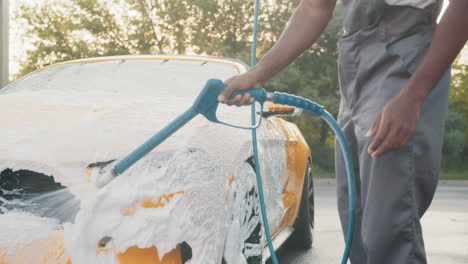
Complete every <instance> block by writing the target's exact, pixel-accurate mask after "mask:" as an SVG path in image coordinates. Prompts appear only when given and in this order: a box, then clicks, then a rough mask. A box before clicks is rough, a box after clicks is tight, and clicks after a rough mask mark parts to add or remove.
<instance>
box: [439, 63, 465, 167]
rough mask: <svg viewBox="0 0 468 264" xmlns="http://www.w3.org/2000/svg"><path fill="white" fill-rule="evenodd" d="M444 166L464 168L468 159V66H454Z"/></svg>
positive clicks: (446, 127)
mask: <svg viewBox="0 0 468 264" xmlns="http://www.w3.org/2000/svg"><path fill="white" fill-rule="evenodd" d="M443 154H444V159H443V166H444V167H445V168H448V169H455V168H458V169H460V168H462V167H464V166H465V163H464V161H466V157H468V65H462V64H458V61H456V62H455V63H454V65H453V73H452V85H451V88H450V99H449V113H448V115H447V121H446V123H445V135H444V149H443Z"/></svg>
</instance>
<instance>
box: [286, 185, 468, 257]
mask: <svg viewBox="0 0 468 264" xmlns="http://www.w3.org/2000/svg"><path fill="white" fill-rule="evenodd" d="M315 199H316V215H315V219H316V220H315V221H316V227H315V232H314V234H315V237H314V247H313V248H312V249H311V250H308V251H304V252H296V251H291V250H288V249H283V250H281V251H280V252H279V256H278V260H279V263H281V264H283V263H287V264H299V263H301V264H302V263H304V264H309V263H311V264H332V263H340V260H341V254H342V250H343V247H344V242H343V238H342V236H341V231H340V229H339V221H338V213H337V211H336V197H335V186H324V185H319V186H316V196H315ZM422 225H423V230H424V234H425V244H426V249H427V251H428V262H429V263H430V264H466V263H468V186H439V188H438V190H437V193H436V195H435V200H434V201H433V203H432V206H431V208H430V209H429V211H428V212H427V213H426V214H425V216H424V217H423V219H422Z"/></svg>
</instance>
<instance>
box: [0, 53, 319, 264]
mask: <svg viewBox="0 0 468 264" xmlns="http://www.w3.org/2000/svg"><path fill="white" fill-rule="evenodd" d="M247 70H248V66H246V65H245V64H244V63H242V62H240V61H237V60H231V59H225V58H214V57H203V56H162V55H158V56H118V57H103V58H94V59H83V60H77V61H70V62H65V63H59V64H56V65H52V66H48V67H46V68H43V69H41V70H39V71H36V72H34V73H31V74H29V75H27V76H25V77H24V78H22V79H20V80H18V81H16V82H14V83H12V84H10V85H9V86H7V87H6V88H4V89H3V90H1V91H0V123H1V124H2V129H1V130H0V138H1V140H0V213H1V214H0V237H1V239H0V263H5V264H6V263H41V264H42V263H54V264H58V263H74V264H76V263H148V264H149V263H151V264H161V263H164V264H175V263H177V264H181V263H203V264H207V263H208V264H209V263H216V264H220V263H227V264H230V263H262V261H264V260H265V259H267V258H268V257H269V252H268V249H267V248H265V246H266V243H265V236H264V234H263V228H262V220H261V212H260V206H259V201H258V193H257V188H256V181H255V171H254V166H253V165H254V164H253V159H252V144H251V135H250V131H249V130H241V129H235V128H232V127H228V126H223V125H220V124H215V123H211V122H209V121H208V120H206V119H205V118H204V117H203V116H198V117H196V118H195V119H193V120H192V121H191V122H189V123H188V124H187V125H185V126H184V127H183V128H182V129H180V130H179V131H178V132H176V133H175V134H174V135H173V136H172V137H170V138H169V139H168V140H167V141H165V142H164V143H163V144H161V145H160V146H158V147H157V148H156V149H155V150H153V151H152V152H150V153H149V154H148V155H147V156H146V157H144V158H143V159H142V160H140V161H138V162H137V163H136V164H135V165H134V166H133V167H132V168H130V169H129V170H127V171H126V172H125V173H124V174H122V175H120V176H119V177H118V178H116V179H115V180H114V181H112V182H111V183H109V184H108V185H107V186H106V187H104V188H102V189H97V188H96V187H95V185H94V184H93V183H94V182H95V181H96V179H97V177H99V176H100V175H102V173H103V172H104V171H105V170H106V169H107V168H108V167H109V166H110V165H112V164H113V163H114V162H115V161H116V160H118V159H119V158H122V157H124V156H126V155H127V154H128V153H130V152H131V151H132V150H133V149H135V148H136V147H137V146H139V145H140V144H141V143H143V142H144V141H146V139H148V138H149V137H151V136H152V135H153V134H154V133H155V132H157V131H158V130H160V129H161V128H162V127H164V126H165V125H166V124H167V123H168V122H170V121H172V120H173V119H174V118H176V117H177V116H178V115H179V114H181V113H182V112H184V111H185V110H186V109H187V108H188V107H189V106H190V105H191V104H192V103H193V100H194V99H195V97H196V95H197V94H198V92H199V91H200V90H201V89H202V87H203V85H204V83H205V82H206V81H207V80H208V79H210V78H218V79H221V80H225V79H227V78H229V77H231V76H233V75H236V74H239V73H243V72H245V71H247ZM299 110H300V109H294V108H289V107H284V106H278V105H267V106H264V111H263V113H262V114H261V116H260V111H259V112H258V113H257V118H258V121H260V122H261V124H260V127H259V128H258V132H257V133H258V140H259V150H260V163H261V164H260V167H261V170H262V171H261V172H262V177H263V184H264V189H265V199H266V207H267V212H268V218H269V222H270V228H271V230H272V233H273V237H274V245H275V247H276V248H277V247H279V246H280V245H281V244H283V242H285V241H286V240H288V239H289V240H288V243H290V245H291V246H293V247H297V248H310V247H311V246H312V231H313V225H314V206H313V205H314V200H313V199H314V198H313V184H312V176H311V170H310V167H311V162H312V160H311V155H310V149H309V147H308V145H307V143H306V142H305V140H304V137H303V136H302V134H301V132H300V131H299V129H298V128H297V126H296V125H295V124H293V123H290V122H287V121H285V120H283V119H282V118H281V116H290V115H294V114H296V113H299V112H300V111H299ZM218 116H219V119H220V120H222V121H226V122H228V123H231V124H237V125H242V124H246V123H247V124H248V123H249V122H250V119H249V118H250V107H240V108H237V107H228V106H220V108H219V113H218Z"/></svg>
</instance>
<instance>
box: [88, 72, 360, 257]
mask: <svg viewBox="0 0 468 264" xmlns="http://www.w3.org/2000/svg"><path fill="white" fill-rule="evenodd" d="M225 87H226V86H225V84H224V83H223V82H222V81H221V80H217V79H211V80H208V82H207V83H206V85H205V87H204V88H203V90H202V91H201V92H200V94H199V95H198V97H197V98H196V100H195V102H194V103H193V105H192V106H191V107H190V108H189V109H188V110H187V111H185V112H184V113H183V114H181V115H180V116H179V117H178V118H176V119H175V120H174V121H172V122H171V123H169V124H168V125H167V126H166V127H164V128H163V129H162V130H160V131H159V132H157V133H156V134H155V135H154V136H152V137H151V138H150V139H149V140H147V141H146V142H145V143H143V145H141V146H140V147H138V148H137V149H136V150H134V151H133V152H132V153H130V154H129V155H128V156H126V157H125V158H123V159H121V160H120V161H119V162H117V164H115V165H114V166H113V167H112V168H110V169H109V170H107V172H106V173H105V174H103V175H101V176H99V177H98V178H97V182H96V185H97V186H98V187H103V186H105V185H106V184H107V183H109V182H110V181H111V180H112V179H114V178H115V177H117V176H118V175H120V174H122V173H124V172H125V171H126V170H127V169H128V168H130V167H131V166H132V165H133V164H135V162H137V161H138V160H140V159H141V158H143V157H144V156H145V155H146V154H148V153H149V152H150V151H151V150H153V149H154V148H155V147H157V146H158V145H159V144H161V143H162V142H163V141H165V140H166V139H167V138H169V137H170V136H171V135H172V134H174V133H175V132H176V131H177V130H179V129H180V128H181V127H183V126H184V125H185V124H187V123H188V122H189V121H190V120H192V119H193V118H194V117H195V116H197V115H199V114H201V115H203V116H204V117H205V118H206V119H208V120H209V121H212V122H215V123H220V124H225V125H229V124H226V123H223V122H221V121H219V120H218V118H217V116H216V111H217V108H218V105H219V102H218V99H217V98H218V95H219V94H220V93H221V92H222V91H223V90H224V88H225ZM245 93H249V94H250V95H251V96H252V97H253V98H254V99H255V101H257V102H259V103H260V104H262V105H263V103H264V102H266V101H271V102H273V103H275V104H283V105H289V106H294V107H298V108H302V109H304V110H307V111H309V112H311V113H312V114H315V115H317V116H319V117H321V118H322V119H324V120H325V121H326V122H327V123H328V124H329V125H330V127H331V128H332V130H333V132H334V133H335V134H336V136H337V139H338V142H339V143H340V145H341V150H342V151H343V156H344V157H345V165H346V172H347V175H348V186H349V190H348V194H349V223H348V227H349V228H348V233H347V235H346V248H345V252H344V254H343V259H342V262H341V263H342V264H345V263H347V259H348V257H349V252H350V249H351V243H352V237H353V229H354V228H353V227H354V214H355V208H356V198H355V197H356V190H355V182H354V170H353V165H352V159H351V154H350V150H349V146H348V143H347V142H346V139H345V137H344V135H343V132H342V131H341V129H340V127H339V126H338V124H337V123H336V121H335V119H334V118H333V117H332V116H331V114H330V113H328V112H327V111H326V110H325V109H324V107H323V106H321V105H318V104H316V103H314V102H312V101H310V100H308V99H304V98H302V97H299V96H295V95H290V94H286V93H279V92H275V93H267V92H266V90H265V89H253V90H247V91H242V92H235V93H233V95H232V96H231V97H234V96H236V95H238V94H245ZM258 125H260V123H259V124H258ZM258 125H257V126H254V127H238V128H244V129H252V130H256V128H257V127H258ZM231 126H232V125H231ZM233 127H236V126H233ZM253 143H254V144H256V142H253ZM254 151H257V150H256V148H255V149H254ZM255 155H257V158H256V162H255V164H256V166H258V164H259V161H258V151H257V153H256V154H255ZM256 173H257V177H260V170H259V169H258V168H257V170H256ZM257 184H258V191H259V197H260V205H261V209H262V217H263V220H264V226H265V234H266V236H267V241H268V244H269V247H270V253H271V256H272V260H273V263H275V264H276V263H278V262H277V260H276V256H275V252H274V249H273V244H272V239H271V235H270V232H269V226H268V219H267V217H266V207H265V201H264V198H263V189H262V186H261V181H260V183H257Z"/></svg>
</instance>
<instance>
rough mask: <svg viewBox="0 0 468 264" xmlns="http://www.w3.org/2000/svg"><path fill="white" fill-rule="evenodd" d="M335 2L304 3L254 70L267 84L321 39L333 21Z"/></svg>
mask: <svg viewBox="0 0 468 264" xmlns="http://www.w3.org/2000/svg"><path fill="white" fill-rule="evenodd" d="M335 4H336V0H302V1H301V3H300V4H299V6H298V7H297V8H296V11H295V12H294V14H293V15H292V16H291V18H290V20H289V23H288V24H287V26H286V28H285V30H284V32H283V34H282V35H281V37H280V39H279V40H278V42H277V43H276V44H275V45H274V46H273V48H271V50H270V51H269V52H268V53H267V54H266V55H265V56H264V57H263V58H262V59H261V60H260V62H259V63H258V64H257V66H256V67H255V68H254V69H253V70H252V71H253V72H255V73H256V76H258V78H259V81H260V82H261V83H265V82H266V81H268V80H269V79H270V78H272V77H273V76H274V75H275V74H277V73H278V72H280V71H281V70H282V69H284V68H285V67H286V66H287V65H288V64H290V63H291V62H292V61H293V60H294V59H296V58H297V57H298V56H299V55H301V54H302V53H303V52H304V51H305V50H306V49H307V48H309V47H310V46H311V45H312V44H313V43H315V41H317V39H318V38H319V37H320V34H321V33H322V31H323V29H324V28H325V27H326V26H327V24H328V22H329V21H330V19H331V17H332V14H333V10H334V8H335Z"/></svg>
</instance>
